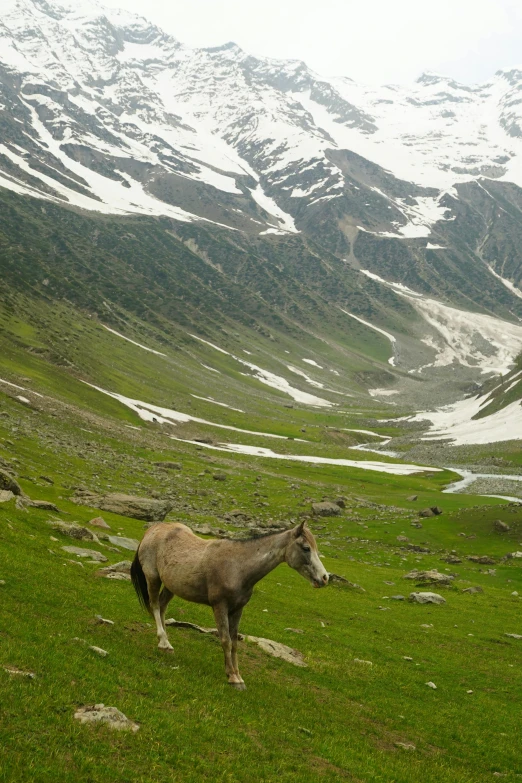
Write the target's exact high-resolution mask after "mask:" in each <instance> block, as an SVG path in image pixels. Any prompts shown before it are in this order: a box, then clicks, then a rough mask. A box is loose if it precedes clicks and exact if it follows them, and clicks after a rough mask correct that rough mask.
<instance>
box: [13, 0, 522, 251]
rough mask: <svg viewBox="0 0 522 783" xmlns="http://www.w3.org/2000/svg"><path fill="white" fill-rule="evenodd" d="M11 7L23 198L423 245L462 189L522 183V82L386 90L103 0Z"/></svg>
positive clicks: (513, 77) (430, 78)
mask: <svg viewBox="0 0 522 783" xmlns="http://www.w3.org/2000/svg"><path fill="white" fill-rule="evenodd" d="M5 3H7V7H6V6H5ZM3 5H4V10H3V14H2V19H1V21H0V67H1V93H0V100H1V104H2V109H3V111H2V114H1V116H2V137H1V145H0V151H1V157H0V171H1V180H0V183H1V184H2V185H3V186H4V187H8V188H10V189H13V190H16V191H17V192H21V193H29V194H32V195H36V194H37V195H39V196H40V197H42V198H47V199H54V200H58V201H64V202H68V203H70V204H74V205H75V206H77V207H82V208H86V209H94V210H98V211H102V212H108V213H128V212H139V213H144V214H162V215H170V216H172V217H173V218H176V219H178V220H194V219H197V218H199V219H204V220H210V221H213V222H216V223H221V224H224V225H227V226H230V227H232V228H240V229H243V230H246V231H249V232H251V233H254V232H255V233H261V232H266V231H268V232H274V231H285V232H295V231H299V230H302V229H303V228H305V227H306V225H307V224H308V223H309V221H310V220H315V221H318V220H320V219H321V215H322V213H323V212H324V211H325V208H328V209H326V214H328V215H329V214H331V213H332V208H333V209H334V211H337V212H339V213H340V214H341V215H343V216H346V218H347V221H346V226H345V229H346V231H347V233H348V235H349V234H350V230H351V231H357V226H360V227H361V228H363V229H365V230H367V231H374V232H375V233H377V234H379V235H381V236H388V237H400V236H403V237H419V238H421V237H428V236H430V233H431V227H432V226H433V225H434V224H436V223H437V222H438V221H444V220H451V219H452V203H453V200H454V199H455V197H456V196H457V192H456V191H455V189H454V185H455V184H457V183H462V182H470V181H477V182H482V179H486V180H490V179H492V180H495V181H497V182H498V181H500V182H513V183H516V184H518V185H522V70H520V71H518V70H511V71H505V72H499V73H498V74H496V76H495V77H494V78H493V79H492V80H491V82H489V83H488V84H484V85H480V86H476V87H468V86H465V85H461V84H457V83H456V82H454V81H452V80H451V79H447V78H444V77H439V76H436V75H432V74H424V75H423V76H421V78H420V79H419V80H418V81H417V83H416V84H414V85H411V86H409V87H398V86H395V85H387V86H384V87H382V88H377V89H375V88H371V89H369V88H366V87H364V86H361V85H357V84H355V83H354V82H353V81H351V80H350V79H347V78H346V79H339V78H336V79H326V78H323V77H321V76H319V75H317V74H315V73H314V72H312V71H311V70H310V69H309V68H307V66H306V65H305V64H304V63H303V62H298V61H276V60H270V59H259V58H255V57H251V56H249V55H248V54H246V53H245V52H243V51H242V50H241V49H240V48H239V47H237V46H236V45H235V44H226V45H224V46H222V47H218V48H214V49H190V48H188V47H186V46H183V45H182V44H181V43H180V42H178V41H177V40H176V39H174V38H173V37H172V36H170V35H167V34H165V33H164V32H163V31H162V30H160V29H158V28H157V27H156V26H154V25H153V24H151V23H149V22H148V21H147V20H145V19H143V18H141V17H138V16H135V15H132V14H129V13H127V12H122V11H116V10H109V9H107V8H104V7H102V6H101V5H99V4H98V3H96V2H89V0H82V2H81V3H72V2H69V3H68V2H55V1H54V0H50V2H46V0H4V4H3ZM354 153H355V154H354ZM357 156H360V157H359V158H358V157H357ZM361 158H362V159H363V160H361ZM366 161H371V162H373V163H374V164H377V168H375V169H374V170H372V169H371V167H369V166H368V164H367V163H366ZM361 167H364V168H366V172H365V176H364V179H365V180H366V181H365V183H364V185H365V187H362V188H361V183H360V182H359V183H358V180H359V179H360V178H361V171H360V169H361ZM397 180H401V182H398V181H397ZM405 183H407V185H405Z"/></svg>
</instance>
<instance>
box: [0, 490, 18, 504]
mask: <svg viewBox="0 0 522 783" xmlns="http://www.w3.org/2000/svg"><path fill="white" fill-rule="evenodd" d="M14 497H15V494H14V492H11V490H10V489H0V503H7V502H8V501H9V500H12V499H13V498H14Z"/></svg>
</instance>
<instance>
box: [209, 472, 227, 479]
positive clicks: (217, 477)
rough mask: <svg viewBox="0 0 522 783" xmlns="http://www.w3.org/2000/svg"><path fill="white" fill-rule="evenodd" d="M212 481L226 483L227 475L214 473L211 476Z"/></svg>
mask: <svg viewBox="0 0 522 783" xmlns="http://www.w3.org/2000/svg"><path fill="white" fill-rule="evenodd" d="M212 478H213V479H214V481H226V480H227V474H226V473H214V475H213V476H212Z"/></svg>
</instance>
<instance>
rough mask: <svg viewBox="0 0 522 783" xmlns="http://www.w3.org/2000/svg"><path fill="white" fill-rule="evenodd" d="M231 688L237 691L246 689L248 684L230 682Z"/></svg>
mask: <svg viewBox="0 0 522 783" xmlns="http://www.w3.org/2000/svg"><path fill="white" fill-rule="evenodd" d="M228 684H229V685H230V687H231V688H235V689H236V691H246V685H245V683H244V682H229V683H228Z"/></svg>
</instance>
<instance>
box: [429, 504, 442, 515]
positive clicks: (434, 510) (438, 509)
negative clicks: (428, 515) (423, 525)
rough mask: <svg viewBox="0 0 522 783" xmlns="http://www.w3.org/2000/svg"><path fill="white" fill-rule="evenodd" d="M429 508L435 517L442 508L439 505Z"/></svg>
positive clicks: (440, 512)
mask: <svg viewBox="0 0 522 783" xmlns="http://www.w3.org/2000/svg"><path fill="white" fill-rule="evenodd" d="M431 510H432V511H433V513H434V514H435V516H436V517H438V516H439V515H440V514H442V509H441V508H440V507H439V506H432V507H431Z"/></svg>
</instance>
